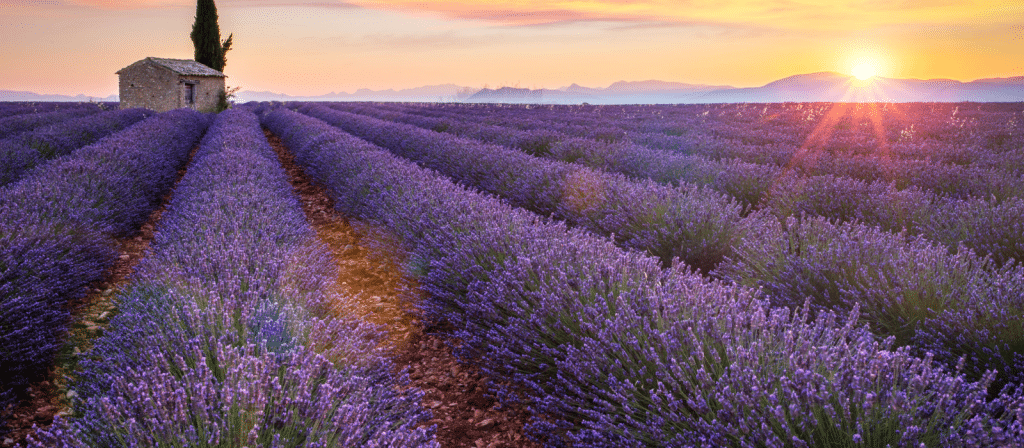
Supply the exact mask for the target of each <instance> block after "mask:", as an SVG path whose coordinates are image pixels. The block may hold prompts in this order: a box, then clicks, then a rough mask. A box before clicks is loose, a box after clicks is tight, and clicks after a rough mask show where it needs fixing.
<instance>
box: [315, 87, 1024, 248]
mask: <svg viewBox="0 0 1024 448" xmlns="http://www.w3.org/2000/svg"><path fill="white" fill-rule="evenodd" d="M335 107H336V108H337V106H335ZM345 107H346V108H349V109H354V110H358V111H360V112H363V113H367V114H371V115H373V116H377V117H380V118H382V119H389V120H393V121H400V122H403V123H408V124H413V125H415V126H419V127H423V128H428V129H434V130H443V131H444V132H449V133H453V134H455V135H460V136H466V137H469V138H475V139H478V140H483V141H487V142H491V143H497V144H502V145H504V146H510V147H519V148H520V149H523V150H524V151H527V152H531V151H533V153H534V154H538V153H540V155H544V156H545V157H547V158H551V159H555V160H561V161H565V162H573V163H579V164H582V165H585V166H588V167H591V168H595V169H601V170H605V171H612V172H616V173H622V174H625V175H627V176H630V177H633V178H641V179H643V178H650V179H652V180H655V181H658V182H662V183H671V184H679V183H681V182H686V183H692V184H697V185H704V186H708V187H710V188H713V189H715V190H717V191H720V192H723V193H726V194H729V195H730V196H732V197H734V198H736V199H737V200H739V201H740V202H741V203H744V204H747V205H760V208H763V209H770V210H771V211H772V213H773V214H775V215H777V216H779V217H780V218H782V219H785V217H787V216H801V215H803V214H810V215H816V216H824V217H828V218H831V219H834V220H839V221H851V220H857V221H859V222H862V223H865V224H868V225H876V226H880V227H882V228H884V229H886V230H890V231H900V230H901V229H909V230H910V232H911V233H914V234H921V235H925V236H927V237H929V238H931V239H932V240H934V241H937V242H941V243H943V244H946V245H947V246H949V247H950V248H951V249H953V250H955V249H956V248H957V247H958V246H959V245H961V244H964V245H966V246H967V247H969V248H971V249H974V250H975V251H977V252H979V253H981V254H991V255H992V256H993V257H994V258H995V259H996V261H997V262H999V263H1005V262H1007V261H1009V260H1011V259H1018V260H1019V259H1021V258H1022V256H1024V228H1022V226H1021V225H1020V223H1019V222H1018V220H1017V219H1016V217H1018V216H1020V214H1021V212H1022V210H1024V201H1022V200H1021V199H1019V198H1016V197H1010V198H1008V199H1006V200H1004V201H998V200H995V201H993V200H987V199H979V198H975V197H973V196H970V195H968V198H967V199H956V198H950V197H948V196H946V195H940V194H937V193H935V192H934V191H931V190H922V189H920V188H916V187H911V188H904V189H901V188H898V187H897V186H896V185H895V184H894V183H890V182H870V183H869V182H864V181H859V180H856V179H852V178H847V177H835V176H831V175H824V176H811V177H806V176H799V175H795V174H792V173H790V174H785V175H783V172H782V170H779V169H777V168H774V167H771V166H761V165H754V164H748V163H744V162H740V161H735V160H734V161H730V162H728V163H724V162H721V161H712V160H708V159H704V158H701V157H694V156H681V155H675V154H671V153H666V152H664V151H658V150H652V149H648V148H643V147H640V146H637V145H632V144H623V143H614V144H612V143H603V142H598V141H596V140H589V139H581V138H564V136H560V134H555V133H550V132H549V133H547V134H536V135H534V134H530V133H527V132H526V131H517V130H514V129H509V128H502V127H498V126H486V125H485V126H480V125H472V124H464V125H450V127H446V128H440V127H439V126H442V125H444V126H449V124H448V122H444V121H441V120H436V119H432V118H430V117H423V116H415V115H410V114H404V113H399V112H383V110H385V109H384V108H382V107H378V108H370V107H361V108H360V107H354V106H351V105H347V106H345ZM503 129H504V130H507V132H502V130H503ZM531 136H536V137H537V138H536V139H533V138H532V137H531ZM539 142H544V145H543V148H544V150H543V152H540V151H537V150H536V149H537V148H539V147H541V146H539Z"/></svg>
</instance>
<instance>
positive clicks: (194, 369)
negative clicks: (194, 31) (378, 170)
mask: <svg viewBox="0 0 1024 448" xmlns="http://www.w3.org/2000/svg"><path fill="white" fill-rule="evenodd" d="M335 277H336V268H335V266H334V264H333V261H332V260H331V258H330V255H329V251H328V250H327V248H326V247H325V246H324V245H323V244H322V243H319V242H318V240H316V238H315V234H314V232H313V231H312V229H311V228H310V227H309V224H308V223H307V222H306V219H305V216H304V214H303V212H302V210H301V208H300V205H299V203H298V200H297V199H296V198H295V197H294V195H293V194H292V191H291V186H290V184H289V183H288V181H287V177H286V175H285V173H284V170H283V168H281V166H280V164H279V163H278V161H277V158H276V156H275V155H274V153H273V152H272V150H271V149H270V146H269V144H268V143H267V141H266V138H265V137H264V135H263V133H262V132H261V131H260V128H259V123H258V122H257V120H256V118H255V116H254V115H252V114H251V113H248V112H243V111H227V112H224V113H222V114H220V115H219V116H218V117H217V120H216V122H215V123H214V124H213V125H212V126H211V128H210V130H209V132H208V133H207V136H206V137H205V138H204V139H203V142H202V145H201V147H200V149H199V151H198V153H197V154H196V156H195V159H194V161H193V164H192V166H191V167H190V168H189V171H188V173H187V175H186V176H185V177H184V178H183V179H182V181H181V183H180V184H179V186H178V188H177V189H176V190H175V195H174V198H173V200H172V201H171V203H170V205H169V206H168V210H167V212H166V213H165V215H164V217H163V219H162V220H161V222H160V224H159V229H158V232H157V234H156V237H155V240H154V243H153V247H152V249H151V251H150V252H149V253H148V254H147V257H146V258H145V259H144V260H143V262H142V263H141V264H140V266H139V268H138V270H137V271H136V273H135V274H133V276H132V278H131V286H130V287H129V289H128V290H127V291H126V292H125V293H124V294H123V295H121V296H119V298H120V303H119V312H120V313H119V315H118V316H117V317H115V318H114V319H112V321H111V327H110V329H109V331H108V332H107V333H106V334H105V335H104V336H103V337H102V338H101V339H99V340H98V341H96V346H95V348H94V349H93V350H92V351H90V352H88V353H86V354H85V356H86V357H87V360H86V361H84V362H83V365H84V369H83V371H82V372H81V373H80V375H79V377H80V380H79V381H78V382H77V383H76V384H75V388H76V389H75V390H76V392H77V394H78V398H77V399H76V402H75V408H76V417H75V418H73V419H71V420H70V421H57V422H56V423H55V425H54V427H53V429H51V430H49V431H44V432H41V433H40V434H39V436H37V440H35V441H34V443H35V445H36V446H47V447H52V446H64V447H85V446H103V447H115V446H126V447H128V446H200V447H202V446H210V447H212V446H243V445H245V446H268V447H270V446H273V447H286V446H287V447H298V446H302V447H306V446H308V447H329V446H380V447H384V446H387V447H400V446H417V447H418V446H437V444H436V443H435V442H434V441H433V440H432V437H431V435H430V432H429V431H428V430H426V429H420V428H416V425H417V424H418V423H419V422H421V421H423V420H425V419H427V418H429V413H427V412H426V411H424V410H422V408H420V406H419V403H418V402H419V399H420V394H419V393H418V392H416V391H415V390H410V391H406V392H402V391H400V390H399V389H400V388H401V387H402V386H403V385H404V383H405V382H406V380H405V378H404V376H403V375H398V374H394V373H392V371H393V370H394V368H393V365H392V364H391V363H390V362H389V361H388V360H387V359H386V358H384V357H383V352H382V351H381V350H380V349H378V348H377V347H378V345H379V342H380V337H381V336H380V334H379V333H378V332H377V331H376V330H374V329H373V328H370V327H369V326H367V324H364V323H361V322H360V321H359V319H358V318H356V317H355V316H348V315H345V314H344V311H345V310H344V307H343V305H344V299H345V298H344V297H341V296H339V295H337V293H336V292H334V291H336V290H337V289H336V286H335V285H334V281H335V280H334V279H335Z"/></svg>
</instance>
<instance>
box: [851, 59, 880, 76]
mask: <svg viewBox="0 0 1024 448" xmlns="http://www.w3.org/2000/svg"><path fill="white" fill-rule="evenodd" d="M877 72H878V70H876V68H875V65H874V64H871V63H867V62H865V63H863V64H859V65H857V66H856V67H854V68H853V71H852V73H853V76H855V77H857V79H859V80H861V81H864V80H866V79H868V78H872V77H874V76H875V74H876V73H877Z"/></svg>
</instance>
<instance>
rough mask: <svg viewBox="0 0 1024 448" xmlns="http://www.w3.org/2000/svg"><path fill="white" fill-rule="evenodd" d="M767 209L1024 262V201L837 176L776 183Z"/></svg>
mask: <svg viewBox="0 0 1024 448" xmlns="http://www.w3.org/2000/svg"><path fill="white" fill-rule="evenodd" d="M762 208H763V209H765V210H769V211H770V212H771V213H772V214H775V215H776V216H778V217H779V218H780V219H785V218H786V217H787V216H804V215H813V216H823V217H827V218H829V219H830V220H833V221H837V222H848V221H856V222H859V223H862V224H866V225H871V226H878V227H881V228H882V229H885V230H888V231H892V232H899V231H906V232H908V233H909V234H911V235H920V236H924V237H926V238H928V239H930V240H932V241H934V242H937V243H941V244H943V245H945V246H946V247H947V248H949V250H950V251H956V250H957V249H958V248H959V247H960V246H964V247H967V248H970V249H972V250H974V251H975V252H977V253H978V254H981V255H988V256H991V257H992V258H993V260H995V261H996V263H997V264H1004V263H1009V262H1012V261H1013V260H1018V261H1019V260H1024V224H1022V223H1021V221H1020V216H1024V198H1019V197H1010V198H1006V199H1004V200H998V199H996V198H988V199H985V198H973V197H972V198H964V199H958V198H950V197H946V196H942V195H939V194H936V193H935V192H933V191H929V190H922V189H919V188H907V189H902V190H901V189H899V188H897V187H895V186H894V185H893V184H889V183H884V182H863V181H858V180H855V179H851V178H842V177H833V176H815V177H805V178H800V177H792V176H785V177H780V178H778V179H776V180H775V182H774V183H773V185H772V188H771V190H770V192H769V194H768V195H767V197H766V198H765V200H764V201H763V202H762Z"/></svg>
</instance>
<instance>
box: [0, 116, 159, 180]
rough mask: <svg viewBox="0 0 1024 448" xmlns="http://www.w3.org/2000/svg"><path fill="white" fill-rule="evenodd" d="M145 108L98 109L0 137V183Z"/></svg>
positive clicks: (133, 118) (124, 123)
mask: <svg viewBox="0 0 1024 448" xmlns="http://www.w3.org/2000/svg"><path fill="white" fill-rule="evenodd" d="M152 115H153V112H152V111H150V110H148V109H125V110H112V111H108V112H100V113H98V114H94V115H88V116H85V117H82V118H77V119H73V120H70V121H65V122H60V123H56V124H52V125H49V126H44V127H41V128H36V129H34V130H32V131H30V132H25V133H22V134H18V135H16V136H14V137H11V138H8V139H6V140H0V159H3V160H4V165H3V166H2V167H0V186H4V185H7V184H9V183H11V182H14V181H16V180H18V179H20V178H21V177H22V176H23V175H25V173H26V172H27V171H28V170H29V169H31V168H32V167H35V166H36V165H39V164H40V163H43V162H45V161H47V160H49V159H52V158H55V157H58V156H62V155H65V154H68V153H70V152H71V151H73V150H75V149H78V148H81V147H83V146H86V145H89V144H92V143H94V142H96V141H97V140H99V139H101V138H103V137H105V136H107V135H109V134H112V133H114V132H117V131H120V130H122V129H124V128H127V127H128V126H131V125H133V124H135V123H137V122H139V121H141V120H143V119H144V118H146V117H149V116H152Z"/></svg>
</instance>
